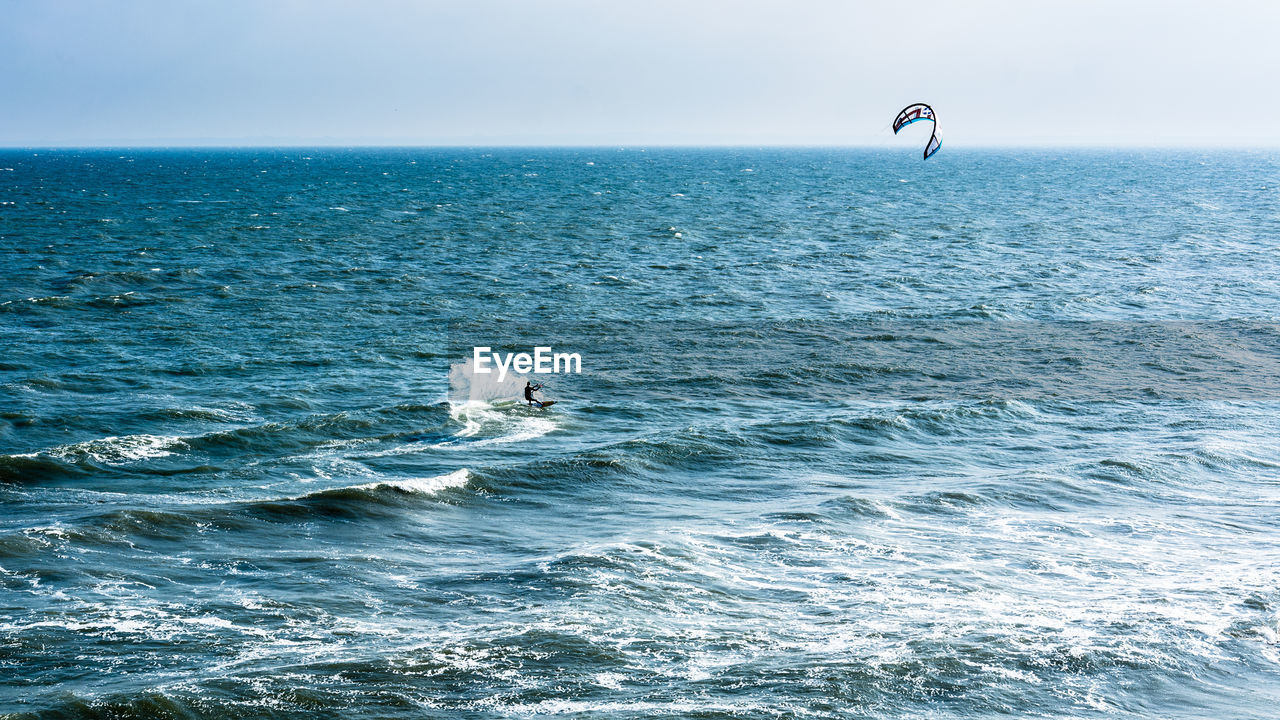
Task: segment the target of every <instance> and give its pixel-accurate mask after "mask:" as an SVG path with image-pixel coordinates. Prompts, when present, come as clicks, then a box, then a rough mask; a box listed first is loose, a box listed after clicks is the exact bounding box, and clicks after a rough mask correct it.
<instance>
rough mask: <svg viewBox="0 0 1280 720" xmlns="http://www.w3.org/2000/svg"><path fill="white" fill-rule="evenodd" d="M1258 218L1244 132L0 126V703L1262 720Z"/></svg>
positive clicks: (1267, 620)
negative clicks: (516, 367) (32, 130)
mask: <svg viewBox="0 0 1280 720" xmlns="http://www.w3.org/2000/svg"><path fill="white" fill-rule="evenodd" d="M1278 248H1280V155H1278V154H1276V153H1243V152H1240V153H1226V152H1212V153H1208V152H1192V151H1186V152H1162V151H1144V152H1122V151H1116V152H1093V151H964V150H955V149H952V150H945V149H944V150H943V152H941V153H939V154H938V155H937V156H936V157H935V158H933V159H931V160H930V161H929V162H927V163H921V162H920V161H919V159H918V153H911V152H897V151H894V152H871V151H853V150H767V149H766V150H745V149H744V150H675V149H649V150H642V149H573V150H541V149H502V150H483V149H474V150H473V149H457V150H431V149H385V150H372V149H370V150H351V151H344V150H295V149H288V150H234V151H233V150H207V151H205V150H201V151H159V150H156V151H131V150H129V151H124V150H101V151H18V150H8V151H0V263H2V265H0V267H2V268H3V273H0V348H3V353H2V354H0V716H5V717H10V716H12V717H15V718H18V717H21V718H26V717H50V718H55V717H56V718H79V717H89V718H119V717H165V718H168V717H171V718H231V717H276V718H333V717H377V718H422V717H441V718H445V717H448V718H506V717H578V718H588V717H590V718H691V717H697V718H730V717H733V718H739V717H741V718H771V717H778V718H849V717H859V718H862V717H865V718H988V717H1046V718H1064V717H1072V718H1077V717H1078V718H1156V717H1158V718H1191V717H1196V718H1277V717H1280V709H1277V708H1280V672H1278V671H1280V563H1277V558H1280V514H1278V513H1277V510H1280V448H1278V447H1277V438H1278V437H1280V412H1278V411H1280V262H1278V260H1280V250H1278ZM477 345H486V346H492V347H494V348H496V349H501V350H502V351H503V352H511V351H530V350H531V349H532V348H533V347H534V346H537V345H546V346H552V347H554V348H555V350H557V351H564V352H576V353H579V354H580V355H581V357H582V372H581V374H561V375H550V376H542V377H541V379H542V380H545V381H546V385H547V387H546V388H545V390H544V391H543V395H544V396H545V397H548V398H552V399H555V400H557V401H558V403H559V404H557V405H556V406H555V407H553V408H548V409H545V410H538V409H534V408H528V407H525V406H523V405H521V404H520V403H517V402H515V399H514V398H513V397H511V395H512V394H514V392H516V390H518V388H519V387H520V386H521V385H522V384H523V382H522V381H523V380H524V379H525V378H523V377H521V378H508V382H507V383H506V384H501V383H496V382H495V381H494V379H493V378H477V376H475V375H474V374H470V375H468V373H467V372H466V371H465V367H463V366H462V363H463V362H464V361H465V359H466V357H467V356H469V354H470V353H471V351H472V348H473V347H474V346H477ZM512 383H515V384H514V385H513V384H512ZM513 388H514V389H513Z"/></svg>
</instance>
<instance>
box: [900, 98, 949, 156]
mask: <svg viewBox="0 0 1280 720" xmlns="http://www.w3.org/2000/svg"><path fill="white" fill-rule="evenodd" d="M920 120H929V121H931V122H933V134H932V135H930V136H929V144H928V145H925V146H924V159H925V160H928V159H929V158H930V157H932V156H933V154H934V153H936V152H938V149H939V148H941V147H942V138H940V137H938V119H937V118H935V117H934V116H933V108H931V107H929V106H928V105H925V104H924V103H915V104H913V105H908V106H906V107H905V108H903V109H902V112H900V113H898V117H897V118H896V119H895V120H894V121H893V134H894V135H897V134H898V131H899V130H901V129H902V128H904V127H906V126H908V125H910V124H911V123H913V122H919V121H920Z"/></svg>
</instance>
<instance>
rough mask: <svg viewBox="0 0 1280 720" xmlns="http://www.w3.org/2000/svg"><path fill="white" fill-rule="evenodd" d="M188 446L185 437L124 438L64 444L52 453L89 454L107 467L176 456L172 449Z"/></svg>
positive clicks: (68, 455)
mask: <svg viewBox="0 0 1280 720" xmlns="http://www.w3.org/2000/svg"><path fill="white" fill-rule="evenodd" d="M178 446H183V447H185V446H186V443H184V442H183V441H182V438H180V437H176V436H172V435H145V434H143V435H122V436H118V437H117V436H112V437H105V438H101V439H99V440H89V441H86V442H81V443H75V444H73V445H63V446H61V447H56V448H53V449H52V450H49V451H48V454H49V455H51V456H53V457H57V458H63V459H72V458H74V457H76V456H78V455H86V456H88V458H89V459H90V460H93V461H95V462H100V463H106V464H107V465H122V464H125V463H131V462H136V461H138V460H148V459H151V458H159V457H167V456H169V455H173V453H172V452H170V450H169V448H174V447H178Z"/></svg>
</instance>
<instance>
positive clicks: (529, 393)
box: [524, 383, 542, 405]
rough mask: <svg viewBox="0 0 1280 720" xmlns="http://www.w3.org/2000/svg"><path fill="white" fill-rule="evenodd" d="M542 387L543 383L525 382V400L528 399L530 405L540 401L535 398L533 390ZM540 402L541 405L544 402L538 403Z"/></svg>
mask: <svg viewBox="0 0 1280 720" xmlns="http://www.w3.org/2000/svg"><path fill="white" fill-rule="evenodd" d="M541 389H542V386H541V385H531V384H529V383H525V384H524V399H525V400H527V401H529V404H530V405H532V404H534V403H537V402H538V401H537V400H534V399H533V391H534V390H541ZM538 404H539V405H541V404H542V403H538Z"/></svg>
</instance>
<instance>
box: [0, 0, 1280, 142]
mask: <svg viewBox="0 0 1280 720" xmlns="http://www.w3.org/2000/svg"><path fill="white" fill-rule="evenodd" d="M1277 29H1280V2H1278V1H1275V0H1258V1H1256V2H1243V1H1235V2H1233V1H1231V0H1225V1H1224V0H1214V1H1210V0H1205V1H1204V2H1177V1H1174V2H1157V1H1154V0H1153V1H1150V2H1147V1H1139V0H1133V1H1131V2H1126V1H1125V0H1112V1H1104V2H1093V1H1092V0H1069V1H1063V2H1056V1H1051V0H1050V1H1044V0H1021V1H1016V2H1015V1H1008V2H989V1H983V0H963V1H961V0H955V1H948V2H928V1H925V0H901V1H893V0H875V1H874V2H836V1H834V0H832V1H830V2H806V1H803V0H801V1H794V0H790V1H787V2H782V1H778V2H742V1H736V2H697V0H681V1H678V2H667V1H665V0H658V1H655V0H635V1H634V2H622V1H620V0H593V1H591V2H572V1H560V0H556V1H548V2H539V1H537V0H523V1H522V0H509V1H508V0H495V1H492V2H486V1H483V0H480V1H477V0H457V1H456V2H449V3H445V2H408V1H405V2H394V1H389V0H387V1H384V0H363V1H361V2H354V1H353V2H331V1H325V0H305V1H304V0H297V1H285V0H279V1H272V0H249V1H245V0H217V1H216V2H215V1H209V2H194V1H192V2H183V1H181V0H129V1H126V2H94V1H92V0H76V1H73V2H66V1H63V0H0V145H4V146H30V145H97V144H111V145H190V144H223V145H244V144H277V145H278V144H414V145H420V144H466V145H495V144H496V145H505V144H533V145H549V144H553V145H564V144H568V145H598V144H604V145H620V144H621V145H639V144H647V145H658V144H747V145H779V144H818V145H875V146H881V145H889V144H892V143H895V141H896V142H897V143H898V144H901V143H903V142H905V140H904V139H903V138H896V139H895V138H894V137H893V135H892V133H891V132H890V130H889V123H890V121H891V120H892V119H893V116H894V115H895V114H896V113H897V111H898V110H899V109H900V108H901V107H902V106H904V105H906V104H907V103H909V102H913V101H918V100H919V101H925V102H929V103H932V104H933V106H934V108H935V110H936V111H937V113H938V116H939V120H940V124H941V126H940V134H941V135H942V136H943V137H944V138H945V140H946V143H947V145H948V146H950V147H958V146H965V145H993V144H1013V145H1029V144H1043V145H1063V144H1089V145H1246V146H1248V145H1254V144H1266V145H1271V146H1275V145H1280V121H1278V120H1277V118H1280V92H1277V91H1276V87H1278V86H1280V79H1278V78H1280V42H1276V41H1275V39H1274V35H1275V33H1276V31H1277ZM911 130H913V131H919V132H920V133H921V134H923V135H924V136H925V137H927V135H928V132H927V130H924V129H922V128H920V127H915V128H912V129H911ZM916 139H917V140H919V142H920V144H921V145H922V146H923V139H920V138H916Z"/></svg>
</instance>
